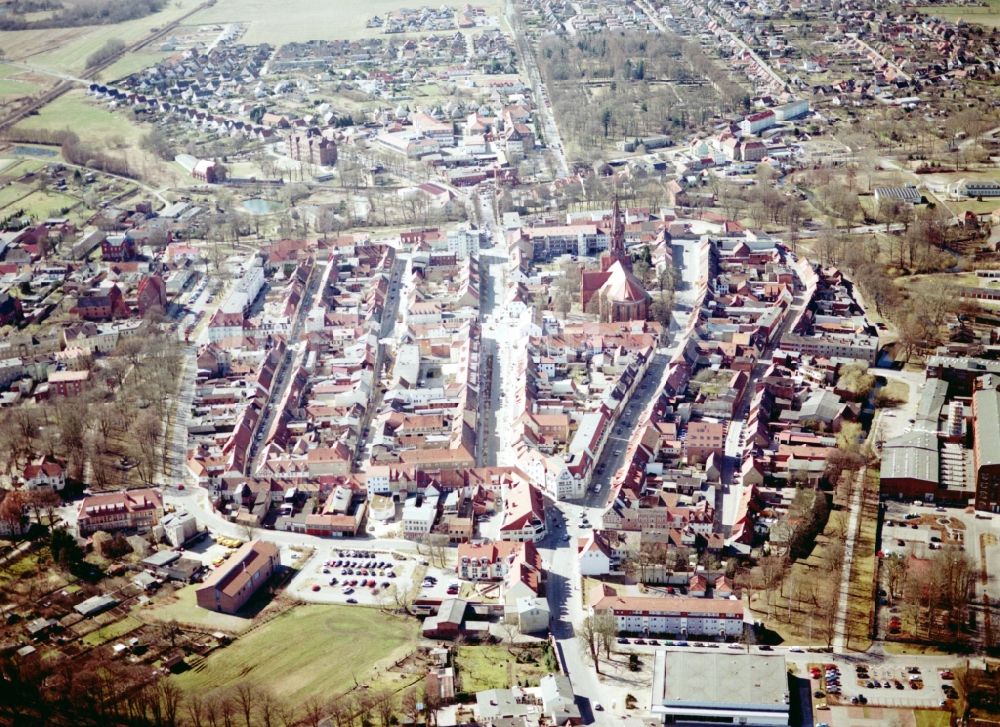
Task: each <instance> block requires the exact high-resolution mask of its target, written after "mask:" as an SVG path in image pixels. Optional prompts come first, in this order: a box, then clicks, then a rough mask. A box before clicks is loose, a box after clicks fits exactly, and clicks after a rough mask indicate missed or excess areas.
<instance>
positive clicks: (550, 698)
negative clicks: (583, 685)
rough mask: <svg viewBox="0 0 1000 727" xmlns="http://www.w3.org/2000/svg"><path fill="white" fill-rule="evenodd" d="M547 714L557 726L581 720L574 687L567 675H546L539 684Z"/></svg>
mask: <svg viewBox="0 0 1000 727" xmlns="http://www.w3.org/2000/svg"><path fill="white" fill-rule="evenodd" d="M538 686H539V691H540V692H541V694H542V707H543V709H544V710H545V713H546V714H547V715H548V716H549V717H550V718H551V719H552V721H553V722H554V723H555V724H557V725H560V724H565V723H566V722H567V721H569V720H573V721H576V720H579V719H580V708H579V707H578V706H577V705H576V697H575V695H574V694H573V685H572V684H570V681H569V677H567V676H566V675H565V674H546V675H545V676H543V677H542V679H541V681H540V682H539V684H538Z"/></svg>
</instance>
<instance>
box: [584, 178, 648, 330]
mask: <svg viewBox="0 0 1000 727" xmlns="http://www.w3.org/2000/svg"><path fill="white" fill-rule="evenodd" d="M610 224H611V227H610V230H609V231H608V233H609V234H608V237H609V238H610V240H609V243H608V249H607V251H606V252H605V253H604V254H603V255H601V269H600V270H599V271H598V270H593V271H587V270H585V271H584V272H583V274H582V276H581V280H580V303H581V305H582V306H583V310H584V311H591V310H594V301H595V300H596V312H597V314H598V315H599V316H600V319H601V320H602V321H604V322H608V323H616V322H620V321H644V320H646V319H647V318H648V317H649V308H650V303H651V302H652V298H651V297H650V295H649V293H647V292H646V290H645V288H643V286H642V283H640V282H639V279H638V278H636V277H635V275H633V274H632V259H631V258H630V257H629V255H628V252H627V251H626V250H625V215H624V214H623V213H622V209H621V204H620V203H619V200H618V196H617V195H615V201H614V206H613V207H612V210H611V221H610Z"/></svg>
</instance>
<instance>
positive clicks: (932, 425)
mask: <svg viewBox="0 0 1000 727" xmlns="http://www.w3.org/2000/svg"><path fill="white" fill-rule="evenodd" d="M947 398H948V382H947V381H945V380H944V379H927V381H926V382H925V383H924V387H923V391H922V392H920V401H919V402H917V416H916V419H917V423H918V424H919V425H922V426H920V427H919V428H922V429H930V430H931V431H937V427H938V420H939V419H940V417H941V407H943V406H944V403H945V401H946V400H947Z"/></svg>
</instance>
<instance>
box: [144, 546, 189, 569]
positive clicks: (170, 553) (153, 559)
mask: <svg viewBox="0 0 1000 727" xmlns="http://www.w3.org/2000/svg"><path fill="white" fill-rule="evenodd" d="M180 557H181V554H180V553H178V552H177V551H176V550H158V551H156V552H155V553H153V554H152V555H151V556H149V557H148V558H143V561H142V564H143V565H148V566H151V567H153V568H160V567H161V566H165V565H169V564H170V563H173V562H174V561H175V560H177V559H178V558H180Z"/></svg>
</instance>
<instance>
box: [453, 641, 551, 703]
mask: <svg viewBox="0 0 1000 727" xmlns="http://www.w3.org/2000/svg"><path fill="white" fill-rule="evenodd" d="M519 659H520V661H519ZM455 667H456V671H457V672H458V675H459V679H460V680H461V685H462V691H463V692H468V693H469V694H474V693H475V692H479V691H482V690H483V689H503V688H506V687H510V686H513V685H515V684H518V683H521V684H525V683H526V684H527V685H528V686H537V685H538V680H539V679H540V678H541V677H543V676H545V675H546V674H548V673H549V672H550V671H553V669H554V668H555V665H554V664H551V663H547V659H546V656H545V654H544V652H543V650H542V649H541V648H538V647H530V648H528V647H518V648H516V649H514V654H511V653H510V649H508V647H507V645H501V644H497V645H486V644H480V645H478V646H459V647H458V649H457V651H456V653H455Z"/></svg>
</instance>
